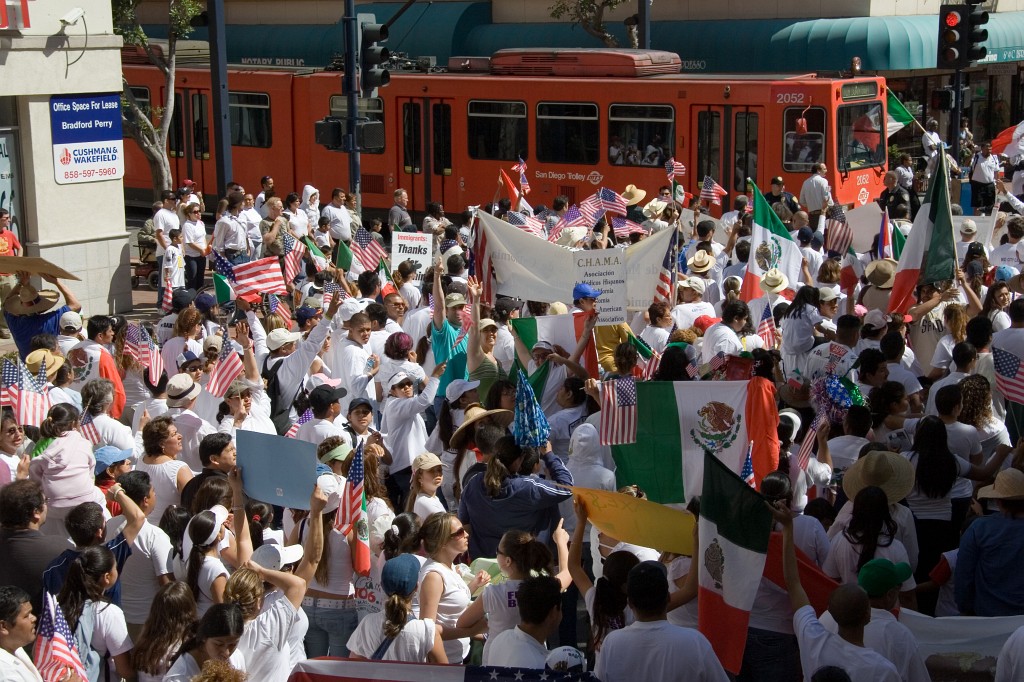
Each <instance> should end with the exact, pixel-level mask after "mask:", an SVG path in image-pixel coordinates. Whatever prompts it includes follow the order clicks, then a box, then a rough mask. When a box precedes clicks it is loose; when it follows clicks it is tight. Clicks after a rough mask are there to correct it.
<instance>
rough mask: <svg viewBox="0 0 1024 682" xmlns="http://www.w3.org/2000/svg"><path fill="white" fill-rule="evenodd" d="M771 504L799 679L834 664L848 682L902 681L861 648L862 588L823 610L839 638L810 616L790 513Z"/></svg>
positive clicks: (848, 588)
mask: <svg viewBox="0 0 1024 682" xmlns="http://www.w3.org/2000/svg"><path fill="white" fill-rule="evenodd" d="M776 505H777V506H775V507H773V509H772V516H773V518H774V519H775V521H776V523H778V524H780V525H781V526H782V574H783V576H784V578H785V581H786V590H787V591H788V592H789V601H790V605H791V606H792V608H793V631H794V632H795V633H796V638H797V642H798V643H799V645H800V663H801V665H802V667H803V670H804V679H805V680H810V679H811V677H812V676H813V675H814V673H815V672H817V671H818V670H820V669H821V668H825V667H830V666H834V667H837V668H839V669H841V670H843V671H845V672H846V674H847V675H849V679H850V680H851V682H901V678H900V674H899V672H898V671H897V670H896V666H894V665H893V664H892V663H891V662H889V661H888V660H886V658H885V657H884V656H882V655H881V654H879V653H877V652H875V651H873V650H871V649H868V648H865V646H864V627H865V626H866V625H867V624H868V623H869V622H870V621H871V604H870V602H869V601H868V595H867V593H866V592H865V591H864V589H863V588H861V587H860V586H858V585H854V584H852V583H850V584H846V585H840V586H839V587H837V588H836V589H835V591H833V592H832V595H831V597H830V598H829V603H828V612H829V613H830V614H831V615H832V618H833V619H834V620H835V622H836V623H837V626H838V627H837V631H838V634H834V633H831V632H829V631H828V630H826V629H825V628H824V626H823V625H822V623H821V621H819V620H818V618H817V616H815V615H814V607H812V606H811V601H810V599H809V598H808V597H807V593H806V592H805V591H804V588H803V585H801V584H800V573H799V570H798V569H797V563H796V545H795V544H794V542H793V515H792V514H791V513H790V510H789V506H788V505H787V504H786V503H785V502H781V503H776ZM897 589H898V588H897ZM607 641H608V640H607V639H606V640H605V642H606V643H607Z"/></svg>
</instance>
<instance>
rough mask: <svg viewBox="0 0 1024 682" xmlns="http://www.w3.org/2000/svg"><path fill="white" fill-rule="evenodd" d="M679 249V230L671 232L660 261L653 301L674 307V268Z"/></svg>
mask: <svg viewBox="0 0 1024 682" xmlns="http://www.w3.org/2000/svg"><path fill="white" fill-rule="evenodd" d="M678 247H679V230H673V232H672V238H671V239H670V240H669V243H668V248H667V249H665V257H664V258H663V259H662V260H661V271H660V272H659V273H658V286H657V287H656V288H655V289H654V300H655V301H661V302H663V303H667V304H668V305H669V306H673V305H675V298H674V296H675V281H674V280H675V267H676V249H677V248H678Z"/></svg>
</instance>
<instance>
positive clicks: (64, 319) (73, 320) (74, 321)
mask: <svg viewBox="0 0 1024 682" xmlns="http://www.w3.org/2000/svg"><path fill="white" fill-rule="evenodd" d="M81 328H82V316H81V315H79V314H78V313H76V312H75V311H74V310H69V311H67V312H66V313H64V314H63V315H61V316H60V329H61V331H64V330H65V329H74V330H75V331H76V332H77V331H79V330H80V329H81Z"/></svg>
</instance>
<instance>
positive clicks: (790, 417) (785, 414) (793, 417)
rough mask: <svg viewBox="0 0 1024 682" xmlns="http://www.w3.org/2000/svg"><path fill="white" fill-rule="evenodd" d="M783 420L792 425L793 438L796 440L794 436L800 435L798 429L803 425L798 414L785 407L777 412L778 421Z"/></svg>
mask: <svg viewBox="0 0 1024 682" xmlns="http://www.w3.org/2000/svg"><path fill="white" fill-rule="evenodd" d="M783 419H785V420H787V421H788V422H789V423H790V424H792V425H793V438H796V434H798V433H800V427H801V426H802V425H803V423H804V422H803V419H801V418H800V413H799V412H797V411H796V410H794V409H792V408H789V407H787V408H785V409H782V410H779V421H782V420H783Z"/></svg>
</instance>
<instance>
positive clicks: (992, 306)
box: [981, 282, 1010, 332]
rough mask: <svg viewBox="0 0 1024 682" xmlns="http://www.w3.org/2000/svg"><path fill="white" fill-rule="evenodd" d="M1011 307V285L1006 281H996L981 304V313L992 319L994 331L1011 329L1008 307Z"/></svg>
mask: <svg viewBox="0 0 1024 682" xmlns="http://www.w3.org/2000/svg"><path fill="white" fill-rule="evenodd" d="M1009 307H1010V286H1009V285H1008V284H1007V283H1006V282H994V283H993V284H992V286H990V287H989V288H988V293H986V294H985V302H984V303H982V304H981V314H982V315H984V316H985V317H987V318H988V319H990V320H992V331H993V332H998V331H1002V330H1003V329H1009V327H1010V316H1009V315H1008V314H1007V313H1006V309H1007V308H1009Z"/></svg>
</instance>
